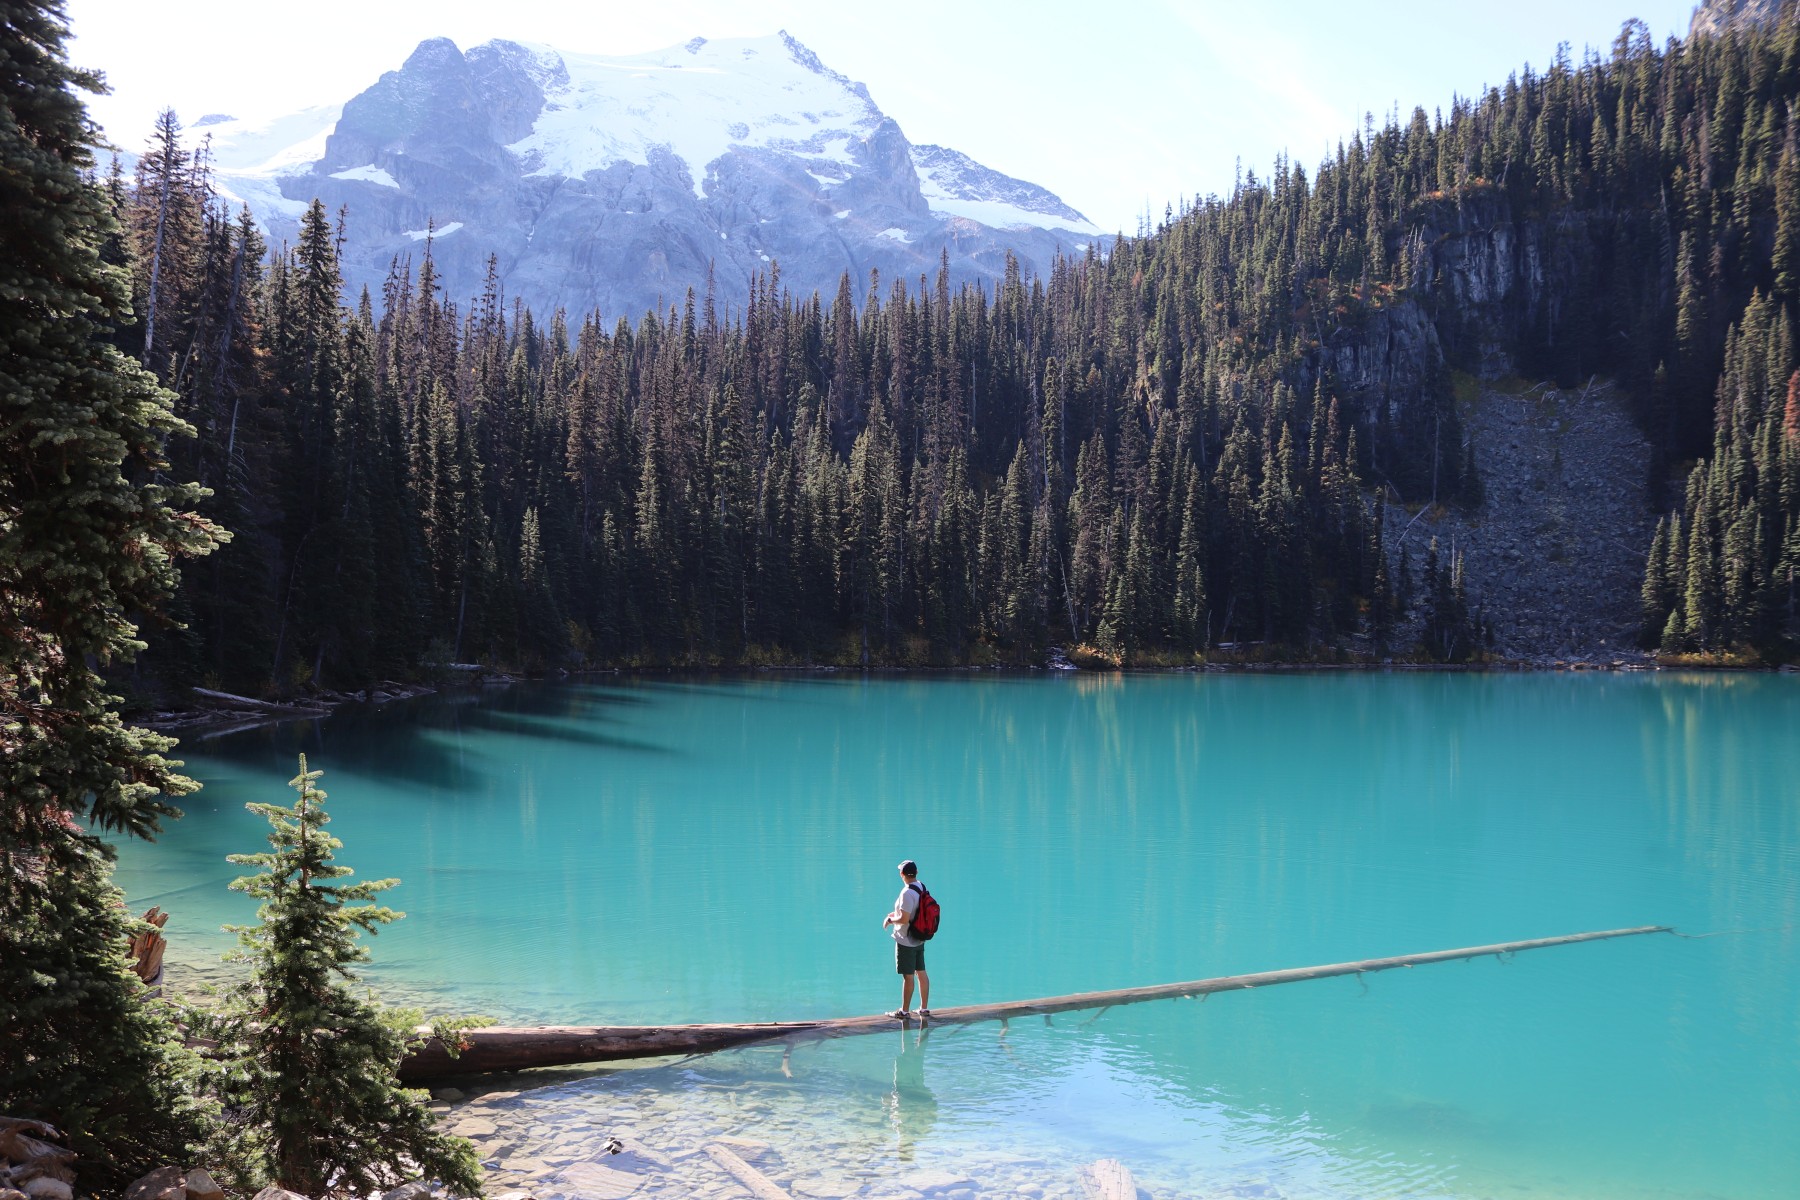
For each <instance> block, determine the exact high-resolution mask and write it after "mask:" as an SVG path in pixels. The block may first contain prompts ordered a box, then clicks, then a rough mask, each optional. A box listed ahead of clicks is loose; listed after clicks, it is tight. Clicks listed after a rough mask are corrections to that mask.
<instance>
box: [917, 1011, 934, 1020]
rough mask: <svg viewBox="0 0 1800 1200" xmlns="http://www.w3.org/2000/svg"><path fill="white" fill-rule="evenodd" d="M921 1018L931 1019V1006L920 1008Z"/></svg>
mask: <svg viewBox="0 0 1800 1200" xmlns="http://www.w3.org/2000/svg"><path fill="white" fill-rule="evenodd" d="M919 1019H920V1020H921V1021H929V1020H931V1010H930V1009H929V1008H921V1009H920V1010H919Z"/></svg>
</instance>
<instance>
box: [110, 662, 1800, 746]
mask: <svg viewBox="0 0 1800 1200" xmlns="http://www.w3.org/2000/svg"><path fill="white" fill-rule="evenodd" d="M456 669H457V670H459V671H462V672H465V677H464V678H460V679H452V680H447V681H444V680H440V681H438V682H436V683H396V682H393V681H383V682H382V683H380V684H377V685H374V686H372V687H368V688H364V689H362V690H359V691H354V692H341V691H320V692H316V693H312V694H309V695H306V696H304V697H297V698H295V699H291V700H258V699H254V698H252V697H249V696H235V695H232V694H230V693H226V692H214V691H209V690H207V689H204V688H194V689H192V691H193V692H194V693H196V694H197V695H199V696H200V697H201V698H203V699H204V700H207V701H209V703H204V704H198V705H195V706H194V707H191V708H156V709H152V710H149V711H147V712H144V713H140V714H133V713H126V714H125V717H124V719H125V721H126V722H127V723H128V724H131V725H134V726H137V727H138V728H141V729H148V730H151V731H152V732H155V733H163V734H169V735H172V736H175V737H180V738H192V739H196V740H203V739H208V738H215V737H224V736H226V735H228V734H233V733H243V732H246V731H248V730H251V729H261V728H264V727H266V726H270V725H282V724H286V723H288V722H291V721H316V720H320V719H323V718H325V717H329V716H330V715H331V714H332V713H334V712H336V711H337V710H338V709H339V708H342V707H344V706H345V705H348V704H371V705H377V706H379V705H384V704H390V703H392V702H394V701H396V700H413V699H417V698H419V697H421V696H434V695H439V694H441V693H443V692H445V691H450V690H461V689H471V688H483V687H511V686H513V685H515V684H520V683H544V682H555V681H567V680H581V679H596V678H601V677H606V676H619V675H664V676H682V675H695V676H698V675H719V674H731V675H762V674H776V673H779V674H788V675H840V674H852V673H854V674H861V675H891V676H898V675H953V674H962V673H970V674H972V673H976V672H993V673H996V674H1032V673H1041V674H1045V675H1056V674H1062V673H1065V672H1066V673H1069V674H1077V673H1079V674H1086V675H1198V674H1211V675H1247V674H1278V673H1302V672H1346V673H1349V672H1387V673H1392V674H1415V673H1445V674H1528V673H1535V672H1544V673H1561V672H1567V673H1582V674H1613V673H1617V674H1628V673H1639V672H1663V671H1692V672H1701V673H1714V672H1719V673H1732V674H1769V675H1791V674H1796V673H1800V665H1796V664H1794V663H1782V664H1779V665H1775V666H1766V665H1754V666H1753V665H1743V664H1735V663H1663V662H1660V661H1658V659H1657V657H1656V656H1655V655H1653V654H1648V653H1643V652H1637V653H1634V654H1633V655H1631V656H1630V657H1618V656H1614V657H1610V658H1606V659H1600V658H1568V659H1560V658H1551V657H1549V656H1543V657H1532V658H1507V659H1495V660H1492V661H1488V662H1477V663H1432V662H1395V661H1392V660H1388V661H1384V662H1325V661H1294V662H1255V661H1241V660H1239V661H1223V662H1204V663H1194V664H1192V665H1191V666H1190V665H1181V666H1165V665H1148V666H1125V667H1091V666H1077V665H1075V664H1074V663H1071V662H1069V661H1068V659H1067V658H1065V657H1063V656H1062V655H1061V654H1060V653H1057V654H1054V655H1053V656H1052V657H1051V659H1050V660H1049V661H1048V663H1043V664H1029V665H1021V664H1017V663H987V664H983V663H967V664H962V665H959V666H945V667H933V666H926V667H920V666H890V665H885V664H879V665H870V666H843V665H840V664H837V663H824V662H819V663H802V664H791V665H790V664H782V665H771V664H758V665H753V666H746V665H728V664H717V665H662V666H620V667H585V668H581V669H576V670H568V669H557V670H553V671H547V672H544V673H541V674H531V673H526V672H517V671H508V670H503V669H499V668H494V669H491V670H490V669H488V668H485V667H480V666H476V665H474V664H457V665H456Z"/></svg>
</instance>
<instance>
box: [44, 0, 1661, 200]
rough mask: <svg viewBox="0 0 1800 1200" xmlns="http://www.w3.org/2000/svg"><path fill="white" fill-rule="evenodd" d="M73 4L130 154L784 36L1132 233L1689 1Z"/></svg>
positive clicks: (921, 133) (903, 118)
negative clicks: (534, 46)
mask: <svg viewBox="0 0 1800 1200" xmlns="http://www.w3.org/2000/svg"><path fill="white" fill-rule="evenodd" d="M272 8H273V12H272V13H271V14H270V15H259V14H258V12H257V11H256V9H255V8H254V7H251V6H246V5H244V4H243V3H242V0H154V2H151V0H69V15H70V18H71V20H72V22H73V24H74V29H75V34H76V41H75V45H74V57H75V59H76V61H77V62H79V63H80V64H81V65H83V66H88V67H95V68H98V69H100V70H103V71H105V72H106V74H107V76H108V78H109V79H110V80H111V82H112V84H113V87H114V93H115V94H114V95H112V96H109V97H106V98H104V99H102V100H99V101H97V102H96V103H95V105H94V109H95V112H96V115H97V116H98V117H99V118H100V120H101V121H102V123H103V124H104V125H105V126H106V127H107V131H108V133H109V134H110V135H111V136H112V137H113V139H114V140H115V141H116V142H117V143H118V144H120V145H123V146H126V147H129V148H136V147H137V146H138V145H140V144H141V143H142V141H143V137H144V134H145V132H146V131H147V130H148V128H149V123H150V120H151V118H152V116H153V115H154V114H155V112H156V110H157V109H159V108H161V107H163V106H165V105H172V106H174V107H175V109H176V111H177V112H178V113H180V114H181V116H182V117H183V119H184V120H188V121H191V120H193V119H194V118H196V117H199V116H201V115H203V114H205V113H208V112H229V113H233V114H235V115H238V116H254V115H274V114H275V113H279V112H283V111H287V110H290V109H295V108H300V107H303V106H306V105H308V104H319V103H329V102H337V101H342V100H344V99H347V98H348V97H350V96H351V95H354V94H355V93H356V92H358V91H360V90H361V89H362V88H364V87H366V86H368V85H369V84H370V83H372V82H374V80H375V79H376V77H377V76H379V75H380V73H381V72H382V71H385V70H391V69H393V68H395V67H397V66H399V65H400V63H401V62H402V61H404V60H405V58H406V56H407V54H408V53H410V52H411V50H412V48H413V47H414V46H415V45H416V44H417V43H418V42H419V41H420V40H421V39H423V38H426V37H435V36H445V37H450V38H452V39H454V40H455V41H456V42H457V44H458V45H460V46H462V47H464V48H465V49H466V48H468V47H469V46H472V45H475V44H477V43H479V42H482V41H486V40H487V39H489V38H495V37H510V38H517V39H519V40H522V41H537V42H547V43H549V44H550V45H553V46H557V47H559V48H562V49H566V50H573V51H594V52H616V53H625V52H634V51H642V50H652V49H658V48H660V47H663V46H670V45H674V44H676V43H678V42H684V41H686V40H687V39H689V38H691V37H693V36H695V35H697V34H698V35H702V36H707V37H737V36H746V35H758V34H767V33H771V32H773V31H774V30H776V29H781V28H785V29H786V30H787V31H788V32H789V33H791V34H793V35H794V36H795V37H797V38H799V39H800V40H801V41H802V42H805V43H806V44H807V45H808V46H810V47H812V49H813V50H814V51H815V52H816V53H817V54H818V55H819V57H820V58H821V59H822V60H823V61H824V62H825V63H826V65H828V66H830V67H832V68H833V69H835V70H837V71H840V72H842V73H844V74H845V75H848V76H850V77H851V78H853V79H859V80H861V81H863V82H864V83H866V84H868V86H869V91H870V94H871V95H872V96H873V97H874V99H875V102H876V103H877V104H879V105H880V106H881V107H882V109H883V110H884V111H886V112H887V113H888V115H889V116H892V117H893V118H894V119H895V120H897V121H899V123H900V125H901V127H902V128H903V129H904V130H905V131H906V133H907V136H908V137H910V138H911V139H912V140H913V141H915V142H938V143H942V144H944V145H949V146H953V147H955V148H956V149H958V150H961V151H963V152H964V153H966V154H968V155H970V156H972V157H974V158H976V159H978V160H980V161H981V162H984V163H986V164H987V165H988V166H990V167H994V168H996V169H998V170H1001V171H1005V172H1007V173H1008V174H1011V175H1016V176H1019V177H1021V178H1024V179H1029V180H1031V181H1033V182H1035V183H1039V184H1042V185H1043V186H1045V187H1048V188H1050V189H1051V190H1052V191H1054V192H1057V193H1058V194H1060V195H1061V196H1062V197H1063V199H1064V200H1066V201H1068V202H1069V203H1070V204H1072V205H1074V206H1075V207H1076V208H1078V209H1080V210H1082V211H1083V212H1084V213H1086V214H1087V215H1088V217H1089V218H1090V219H1092V220H1093V221H1095V222H1096V223H1098V224H1099V225H1100V226H1102V227H1103V228H1108V229H1124V230H1126V231H1127V232H1129V231H1131V230H1133V229H1135V227H1136V225H1137V221H1138V217H1139V216H1140V215H1141V214H1142V213H1143V212H1144V211H1145V210H1146V208H1148V209H1150V210H1152V211H1154V212H1155V213H1157V214H1160V213H1161V212H1162V209H1163V206H1164V205H1165V204H1178V203H1179V201H1180V199H1181V197H1183V196H1193V195H1195V194H1197V193H1206V192H1213V191H1223V190H1226V189H1229V188H1230V186H1231V181H1232V175H1233V169H1234V164H1235V163H1236V162H1237V161H1238V160H1240V159H1241V160H1242V162H1243V164H1244V166H1245V167H1246V168H1254V169H1255V170H1257V171H1258V172H1259V173H1261V172H1263V171H1265V170H1266V168H1267V167H1268V165H1269V163H1270V162H1271V161H1272V160H1273V159H1274V157H1275V155H1276V154H1278V153H1280V152H1281V151H1282V150H1284V149H1285V150H1287V151H1288V152H1289V153H1291V154H1292V155H1293V156H1294V157H1295V158H1296V159H1297V160H1299V161H1300V162H1301V163H1303V164H1305V165H1307V166H1309V167H1310V166H1311V165H1312V164H1313V163H1315V162H1316V161H1317V160H1318V159H1319V158H1320V157H1321V156H1322V155H1323V154H1324V153H1325V151H1326V150H1327V148H1328V147H1330V146H1331V145H1332V144H1333V143H1334V142H1335V141H1336V139H1337V138H1339V137H1340V136H1348V134H1349V133H1350V132H1351V130H1352V129H1354V128H1355V127H1356V126H1357V125H1358V124H1360V121H1361V114H1362V113H1364V112H1370V111H1372V112H1375V113H1376V114H1378V115H1379V114H1382V113H1385V112H1387V111H1388V110H1389V109H1390V108H1391V107H1392V106H1393V105H1394V104H1395V103H1396V102H1397V103H1399V104H1400V105H1401V108H1402V111H1403V112H1410V111H1411V108H1412V106H1413V105H1414V104H1422V105H1424V106H1425V107H1426V109H1427V111H1430V110H1431V109H1432V108H1433V107H1435V106H1439V105H1446V106H1447V105H1448V103H1449V101H1450V98H1451V96H1452V95H1453V94H1455V93H1458V92H1461V93H1464V94H1469V93H1473V92H1475V91H1476V90H1477V89H1479V88H1480V87H1481V86H1482V85H1483V84H1486V83H1499V82H1501V81H1503V80H1504V79H1505V77H1506V75H1507V74H1508V73H1509V72H1511V71H1514V70H1517V69H1518V67H1519V66H1520V65H1521V64H1523V63H1525V62H1530V63H1531V64H1532V65H1533V66H1534V67H1539V68H1541V67H1542V66H1543V65H1544V64H1546V63H1548V62H1549V61H1550V59H1551V57H1552V56H1553V54H1554V53H1555V50H1556V45H1557V43H1558V42H1564V41H1566V42H1569V43H1571V45H1572V46H1573V48H1574V51H1575V53H1576V54H1577V55H1579V53H1580V51H1581V48H1582V47H1583V46H1584V45H1592V46H1598V47H1601V48H1605V47H1607V46H1609V45H1610V44H1611V42H1612V39H1613V38H1614V37H1615V36H1616V35H1617V33H1618V31H1619V26H1620V25H1621V24H1622V23H1623V22H1624V21H1625V20H1626V19H1627V18H1629V17H1633V16H1636V17H1640V18H1642V19H1643V20H1644V21H1645V22H1646V23H1647V24H1648V25H1649V26H1650V28H1651V31H1652V32H1653V33H1654V34H1655V36H1656V39H1657V41H1658V42H1659V43H1660V42H1661V41H1662V40H1663V39H1664V38H1665V37H1667V36H1668V35H1669V34H1671V33H1685V32H1686V29H1687V20H1688V15H1689V13H1690V12H1691V11H1692V8H1693V5H1692V3H1690V2H1689V0H1510V2H1509V3H1505V4H1501V5H1473V4H1465V3H1459V2H1456V0H1383V2H1364V3H1354V2H1343V0H1340V2H1336V3H1327V2H1324V0H1289V2H1288V3H1285V4H1280V5H1256V4H1251V3H1246V2H1243V0H1239V2H1237V3H1220V2H1216V0H1185V2H1184V0H1115V2H1114V3H1111V4H1096V5H1080V4H1073V3H1065V2H1063V0H1045V2H1041V3H993V2H987V3H977V2H973V0H962V2H960V3H953V2H949V0H913V2H912V3H905V2H902V0H889V2H888V3H884V4H880V5H868V4H855V3H845V2H843V0H760V2H745V0H666V2H663V3H656V2H655V0H651V2H649V3H645V2H643V0H638V2H636V3H629V4H628V3H620V2H619V0H602V2H599V3H595V2H593V0H588V2H586V3H581V4H579V5H575V4H568V3H556V4H545V3H537V4H533V3H530V2H529V0H527V2H517V0H515V2H514V3H510V4H496V3H494V2H493V0H441V2H438V3H431V4H389V3H384V2H382V0H303V2H302V3H299V4H282V5H279V6H278V7H274V6H272Z"/></svg>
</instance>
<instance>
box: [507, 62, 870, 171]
mask: <svg viewBox="0 0 1800 1200" xmlns="http://www.w3.org/2000/svg"><path fill="white" fill-rule="evenodd" d="M695 41H699V39H695ZM796 44H797V43H796ZM746 51H766V53H746ZM815 61H816V60H815ZM561 63H562V65H563V67H564V68H565V69H566V71H567V75H566V82H561V83H558V84H556V85H553V86H550V87H547V88H546V89H545V104H544V111H543V112H542V113H540V114H539V116H538V119H537V124H536V126H535V127H534V128H533V129H532V131H531V132H530V133H529V134H527V135H526V136H525V137H524V138H522V139H520V140H519V141H517V142H515V143H513V145H512V146H510V147H509V149H510V150H512V151H513V153H515V154H518V155H520V156H521V157H522V158H525V159H526V160H527V161H528V162H529V163H530V164H531V166H532V171H531V173H532V174H534V175H543V176H550V177H553V178H554V177H559V176H560V177H563V178H569V179H579V178H581V177H583V176H584V175H586V174H587V173H588V172H589V171H600V170H604V169H606V168H607V167H609V166H612V165H613V164H614V163H619V162H629V163H635V164H637V165H639V166H649V165H650V153H651V151H652V150H654V149H657V148H659V147H660V148H662V149H666V150H667V151H668V152H670V153H671V154H673V155H674V156H675V157H676V158H679V159H680V160H681V161H682V162H683V163H685V164H686V166H687V169H688V175H689V178H690V179H691V180H692V182H693V187H694V192H695V194H696V195H700V196H704V195H705V190H704V189H705V181H706V169H707V167H709V166H711V165H712V163H714V162H715V161H717V160H718V159H719V158H720V157H722V156H723V155H725V154H726V153H727V152H729V151H730V150H732V149H733V148H737V147H742V148H745V149H771V150H784V151H790V152H791V151H796V150H798V151H803V152H806V153H808V154H809V155H810V156H811V157H813V158H815V159H825V160H827V161H829V162H832V163H839V164H842V165H843V166H844V167H846V168H848V167H853V166H854V165H855V163H854V160H853V159H852V157H851V154H850V146H851V144H852V142H860V141H862V140H863V139H865V138H867V137H869V136H870V135H871V134H873V133H874V132H875V130H876V129H877V128H878V127H879V125H880V123H881V113H880V110H878V109H877V108H876V107H875V105H874V103H873V102H872V101H871V100H870V99H869V98H868V93H867V91H866V90H865V89H863V88H862V87H861V86H860V85H857V84H852V83H850V82H849V81H848V80H846V79H844V78H843V77H842V76H838V75H833V74H824V73H820V72H819V71H818V70H817V69H816V68H815V67H814V66H813V65H812V64H811V63H807V62H803V61H800V57H799V56H798V55H797V54H795V53H793V52H792V51H791V48H790V47H789V46H788V45H786V44H784V42H783V41H782V40H780V39H779V38H730V39H724V38H722V39H719V40H717V41H707V42H701V43H700V44H699V45H695V44H694V42H689V43H687V44H686V45H684V46H677V47H673V48H671V49H668V50H659V51H654V52H651V53H649V54H635V55H592V54H588V55H576V54H565V55H562V56H561ZM795 112H804V113H807V114H808V115H809V116H811V117H813V118H815V119H816V120H817V121H818V122H819V123H820V124H823V125H826V126H828V127H827V128H825V129H821V130H817V131H814V130H811V129H808V130H807V131H806V132H807V137H806V138H805V139H804V140H800V139H796V138H795V137H794V136H793V134H794V133H795V132H799V131H798V130H795V129H794V128H793V118H792V116H790V115H789V114H792V113H795Z"/></svg>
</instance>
